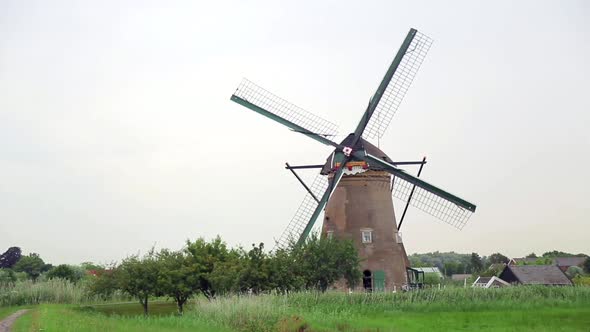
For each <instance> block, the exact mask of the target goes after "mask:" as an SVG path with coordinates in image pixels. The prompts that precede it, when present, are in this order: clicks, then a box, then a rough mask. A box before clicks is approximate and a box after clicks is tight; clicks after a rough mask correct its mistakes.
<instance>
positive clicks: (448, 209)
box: [391, 175, 473, 229]
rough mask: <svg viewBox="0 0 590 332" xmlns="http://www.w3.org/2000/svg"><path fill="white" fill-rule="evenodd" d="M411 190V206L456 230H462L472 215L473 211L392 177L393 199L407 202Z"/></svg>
mask: <svg viewBox="0 0 590 332" xmlns="http://www.w3.org/2000/svg"><path fill="white" fill-rule="evenodd" d="M412 188H413V190H414V192H413V194H412V199H411V200H410V205H411V206H413V207H416V208H418V209H420V210H422V211H424V212H426V213H428V214H430V215H431V216H433V217H435V218H437V219H440V220H442V221H444V222H445V223H447V224H449V225H451V226H454V227H456V228H458V229H463V227H464V226H465V224H466V223H467V221H468V220H469V218H470V217H471V215H472V214H473V211H470V210H468V209H466V208H463V207H461V206H459V205H457V204H455V203H453V202H451V201H449V200H447V199H445V198H443V197H441V196H439V195H437V194H435V193H433V192H431V191H428V190H425V189H424V188H421V187H419V186H417V185H415V184H413V183H410V182H408V181H406V180H404V179H402V178H400V177H397V176H395V175H394V176H393V186H392V191H391V193H392V195H393V197H395V198H398V199H400V200H402V201H404V202H407V201H408V198H409V195H410V193H411V192H412Z"/></svg>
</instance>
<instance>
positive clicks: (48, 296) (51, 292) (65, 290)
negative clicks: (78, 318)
mask: <svg viewBox="0 0 590 332" xmlns="http://www.w3.org/2000/svg"><path fill="white" fill-rule="evenodd" d="M123 299H125V300H128V299H129V298H128V297H126V296H122V295H121V294H115V295H114V296H113V297H112V298H110V299H107V300H109V301H116V300H123ZM102 301H104V300H103V299H101V298H99V297H97V296H94V295H91V294H90V293H89V292H87V291H86V288H85V287H84V285H83V284H80V283H78V284H75V283H72V282H70V281H68V280H62V279H51V280H47V281H39V282H33V281H31V280H24V281H17V282H14V283H8V284H1V285H0V306H15V305H32V304H40V303H63V304H67V303H70V304H81V303H94V302H102Z"/></svg>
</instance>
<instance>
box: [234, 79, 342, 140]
mask: <svg viewBox="0 0 590 332" xmlns="http://www.w3.org/2000/svg"><path fill="white" fill-rule="evenodd" d="M231 100H233V101H235V102H237V103H239V104H242V105H243V106H246V107H248V108H250V109H251V110H253V111H255V112H258V113H260V114H262V115H264V116H267V117H269V118H271V119H273V120H275V121H277V122H279V123H282V124H284V125H286V126H287V127H289V128H291V129H292V130H294V131H297V132H300V133H302V134H305V135H307V136H310V137H312V138H315V139H316V140H320V141H321V142H322V143H324V144H328V145H335V144H336V143H333V142H331V141H329V140H328V139H326V137H330V136H335V135H336V134H337V133H338V126H337V125H335V124H334V123H332V122H330V121H328V120H325V119H322V118H321V117H319V116H317V115H315V114H312V113H310V112H308V111H306V110H304V109H302V108H301V107H299V106H297V105H294V104H292V103H290V102H288V101H286V100H284V99H282V98H280V97H278V96H277V95H275V94H273V93H271V92H269V91H267V90H265V89H263V88H261V87H260V86H258V85H256V84H254V83H252V82H251V81H249V80H247V79H243V80H242V82H241V83H240V85H239V86H238V88H237V90H236V92H235V93H234V94H233V95H232V96H231Z"/></svg>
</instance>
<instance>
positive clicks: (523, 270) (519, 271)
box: [499, 265, 572, 286]
mask: <svg viewBox="0 0 590 332" xmlns="http://www.w3.org/2000/svg"><path fill="white" fill-rule="evenodd" d="M499 278H500V279H502V280H504V281H506V282H508V283H510V284H521V285H548V286H571V285H572V282H571V281H570V280H569V278H568V277H567V276H566V275H565V273H564V272H563V271H562V270H560V269H559V267H558V266H557V265H508V266H506V267H505V268H504V270H503V271H502V273H500V276H499Z"/></svg>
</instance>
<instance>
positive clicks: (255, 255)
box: [239, 243, 272, 294]
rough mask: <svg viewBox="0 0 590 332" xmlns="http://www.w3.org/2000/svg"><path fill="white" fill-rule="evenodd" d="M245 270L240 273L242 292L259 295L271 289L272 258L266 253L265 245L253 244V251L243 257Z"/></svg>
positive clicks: (245, 253)
mask: <svg viewBox="0 0 590 332" xmlns="http://www.w3.org/2000/svg"><path fill="white" fill-rule="evenodd" d="M242 264H243V269H242V271H241V273H240V278H239V288H240V291H242V292H244V291H251V292H252V293H253V294H259V293H261V292H264V291H268V290H270V289H271V287H272V285H271V283H270V258H269V257H268V255H267V254H266V253H265V252H264V243H260V244H259V245H258V246H256V245H255V244H252V249H250V251H248V252H244V253H243V255H242Z"/></svg>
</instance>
